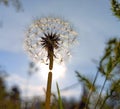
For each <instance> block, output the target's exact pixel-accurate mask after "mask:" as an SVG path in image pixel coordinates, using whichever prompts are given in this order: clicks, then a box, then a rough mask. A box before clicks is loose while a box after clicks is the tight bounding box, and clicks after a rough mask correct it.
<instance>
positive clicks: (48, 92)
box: [45, 72, 52, 109]
mask: <svg viewBox="0 0 120 109" xmlns="http://www.w3.org/2000/svg"><path fill="white" fill-rule="evenodd" d="M51 84H52V72H49V74H48V81H47V92H46V102H45V109H50V96H51Z"/></svg>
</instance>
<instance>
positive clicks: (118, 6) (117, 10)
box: [111, 0, 120, 19]
mask: <svg viewBox="0 0 120 109" xmlns="http://www.w3.org/2000/svg"><path fill="white" fill-rule="evenodd" d="M111 10H112V12H113V14H114V15H115V16H116V17H118V18H119V19H120V3H119V2H118V1H117V0H111Z"/></svg>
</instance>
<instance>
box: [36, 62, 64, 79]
mask: <svg viewBox="0 0 120 109" xmlns="http://www.w3.org/2000/svg"><path fill="white" fill-rule="evenodd" d="M37 67H38V68H39V69H40V70H39V74H40V77H42V79H43V80H47V76H48V72H49V67H48V65H47V64H44V63H38V64H37ZM65 71H66V66H65V63H61V64H58V63H55V62H54V67H53V70H52V72H53V77H52V78H53V80H57V79H59V78H63V77H64V76H65Z"/></svg>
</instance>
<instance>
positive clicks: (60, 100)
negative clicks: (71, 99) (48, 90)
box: [56, 83, 63, 109]
mask: <svg viewBox="0 0 120 109" xmlns="http://www.w3.org/2000/svg"><path fill="white" fill-rule="evenodd" d="M56 86H57V93H58V104H59V108H60V109H63V105H62V99H61V96H60V90H59V86H58V83H56Z"/></svg>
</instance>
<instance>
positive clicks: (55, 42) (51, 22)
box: [24, 17, 77, 63]
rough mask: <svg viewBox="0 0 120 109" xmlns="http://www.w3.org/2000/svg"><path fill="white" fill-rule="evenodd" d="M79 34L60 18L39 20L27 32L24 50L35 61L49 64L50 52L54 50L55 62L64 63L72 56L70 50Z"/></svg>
mask: <svg viewBox="0 0 120 109" xmlns="http://www.w3.org/2000/svg"><path fill="white" fill-rule="evenodd" d="M76 37H77V32H76V31H74V30H73V28H72V27H71V25H70V23H69V22H67V21H64V20H62V19H59V18H54V17H45V18H40V19H37V20H35V21H34V22H33V24H31V25H30V26H29V28H28V30H27V31H26V34H25V41H24V49H25V51H27V52H28V55H29V56H30V57H31V58H32V59H33V61H35V62H38V61H41V62H42V63H47V62H48V61H49V60H48V58H49V57H48V51H49V52H50V50H49V49H51V47H52V48H53V50H54V61H57V62H62V61H63V60H64V58H67V57H69V56H70V52H69V48H70V46H71V45H72V44H73V43H74V42H75V40H76Z"/></svg>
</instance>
